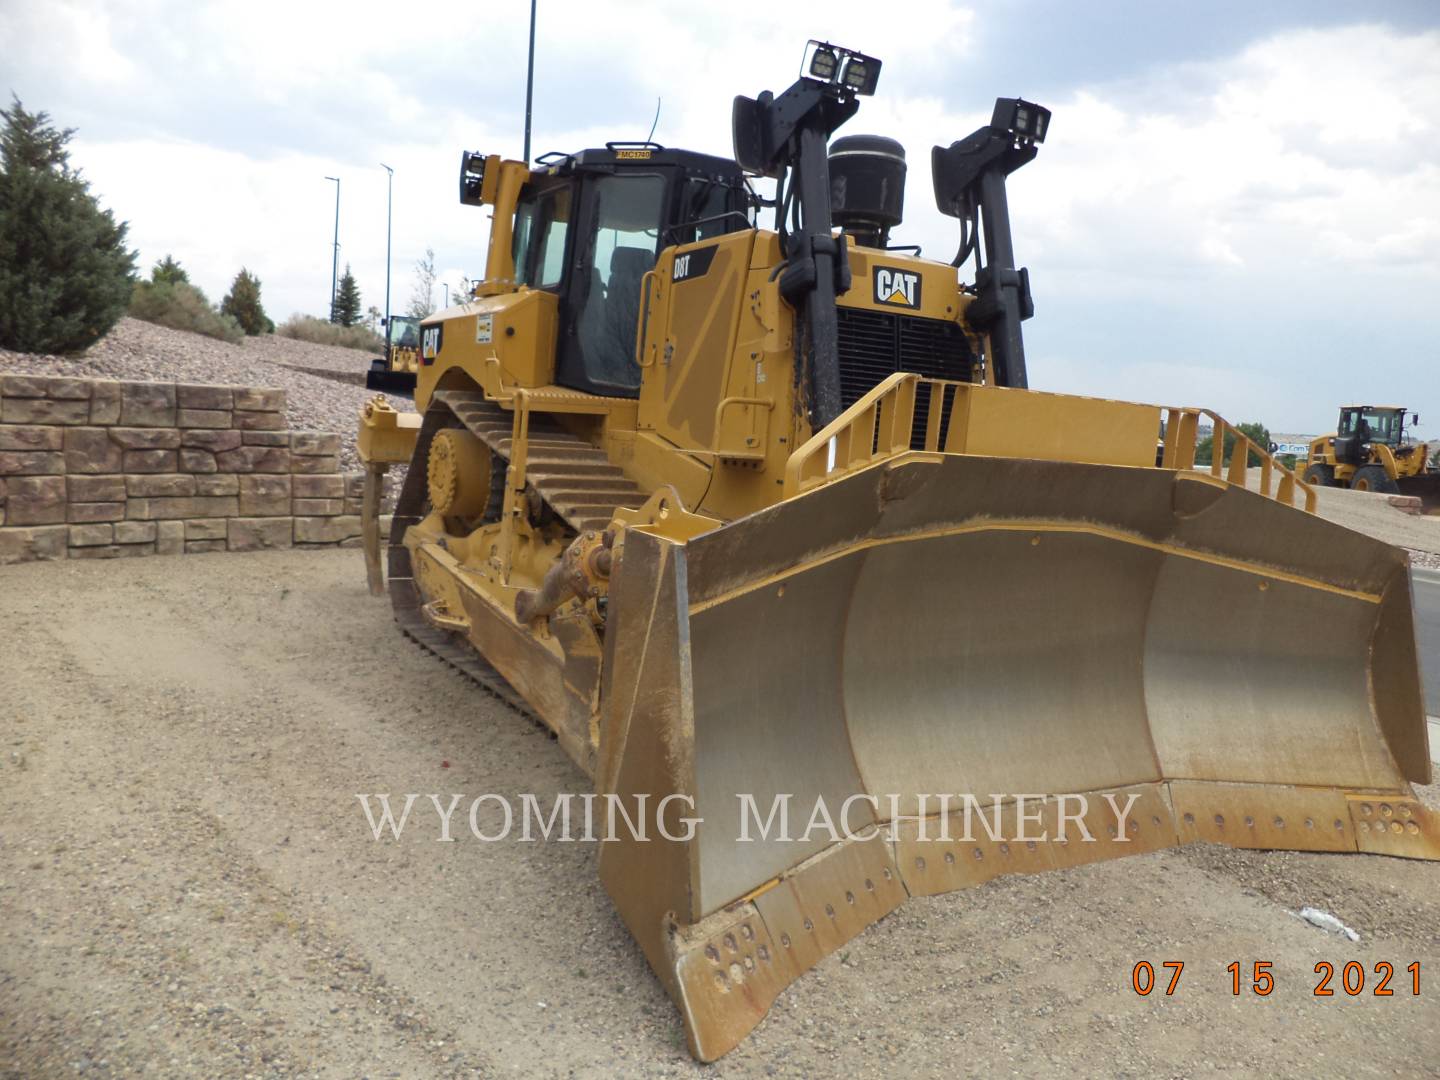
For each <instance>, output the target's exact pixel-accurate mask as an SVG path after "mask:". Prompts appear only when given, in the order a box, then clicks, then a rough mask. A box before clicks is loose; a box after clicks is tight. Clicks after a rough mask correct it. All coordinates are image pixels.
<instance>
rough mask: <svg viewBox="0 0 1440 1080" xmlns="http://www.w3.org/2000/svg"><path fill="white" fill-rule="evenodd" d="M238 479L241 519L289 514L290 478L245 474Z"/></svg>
mask: <svg viewBox="0 0 1440 1080" xmlns="http://www.w3.org/2000/svg"><path fill="white" fill-rule="evenodd" d="M239 479H240V514H241V516H243V517H276V516H278V515H281V514H285V515H288V514H289V513H290V477H289V476H276V475H273V474H255V473H251V474H247V475H245V476H242V477H240V478H239Z"/></svg>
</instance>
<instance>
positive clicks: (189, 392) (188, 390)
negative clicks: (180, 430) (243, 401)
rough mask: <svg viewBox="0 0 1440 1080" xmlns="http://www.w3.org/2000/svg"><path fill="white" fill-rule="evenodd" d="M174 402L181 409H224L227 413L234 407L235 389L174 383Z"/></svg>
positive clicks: (231, 387)
mask: <svg viewBox="0 0 1440 1080" xmlns="http://www.w3.org/2000/svg"><path fill="white" fill-rule="evenodd" d="M175 402H176V404H177V405H179V406H180V408H182V409H225V410H226V411H228V410H230V409H232V408H234V407H235V388H234V387H233V386H207V385H204V384H201V383H176V384H175ZM181 426H182V427H183V426H184V425H183V424H182V425H181ZM197 426H203V425H197Z"/></svg>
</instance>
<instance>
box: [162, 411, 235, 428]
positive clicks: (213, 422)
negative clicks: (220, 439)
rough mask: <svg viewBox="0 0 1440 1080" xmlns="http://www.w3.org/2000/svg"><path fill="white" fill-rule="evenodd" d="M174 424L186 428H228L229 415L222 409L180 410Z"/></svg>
mask: <svg viewBox="0 0 1440 1080" xmlns="http://www.w3.org/2000/svg"><path fill="white" fill-rule="evenodd" d="M175 422H176V423H177V424H179V425H180V426H181V427H187V428H228V427H229V426H230V413H229V412H228V411H226V410H224V409H180V410H179V411H178V412H177V413H176V414H175Z"/></svg>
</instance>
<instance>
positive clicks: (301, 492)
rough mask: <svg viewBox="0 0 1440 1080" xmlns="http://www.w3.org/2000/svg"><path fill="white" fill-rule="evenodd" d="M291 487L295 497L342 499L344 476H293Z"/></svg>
mask: <svg viewBox="0 0 1440 1080" xmlns="http://www.w3.org/2000/svg"><path fill="white" fill-rule="evenodd" d="M291 488H292V490H293V492H294V495H295V497H296V498H297V499H343V498H344V497H345V478H344V477H343V476H335V475H330V476H295V477H292V478H291Z"/></svg>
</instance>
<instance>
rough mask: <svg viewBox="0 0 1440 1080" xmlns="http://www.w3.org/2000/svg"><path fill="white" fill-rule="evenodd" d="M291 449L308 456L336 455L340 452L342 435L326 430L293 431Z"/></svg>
mask: <svg viewBox="0 0 1440 1080" xmlns="http://www.w3.org/2000/svg"><path fill="white" fill-rule="evenodd" d="M290 449H291V450H293V451H294V452H295V453H297V454H305V455H306V456H307V457H315V456H317V455H321V454H323V455H325V456H327V457H334V456H335V455H337V454H338V453H340V436H339V435H334V434H331V433H330V432H326V431H292V432H291V433H290Z"/></svg>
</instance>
